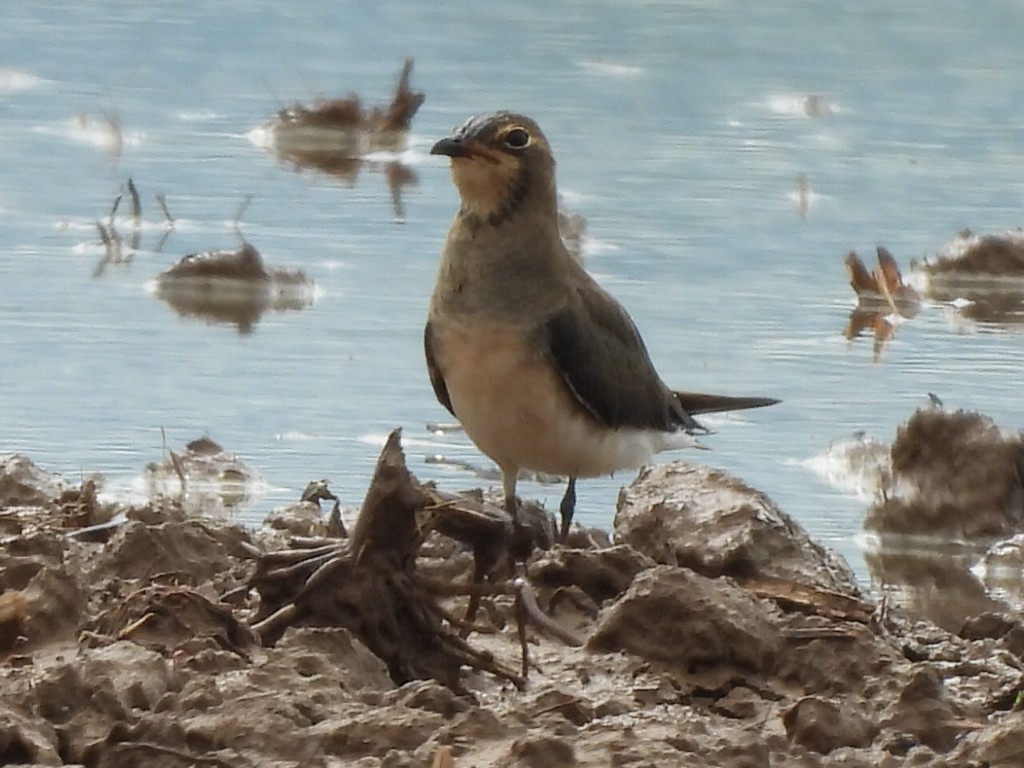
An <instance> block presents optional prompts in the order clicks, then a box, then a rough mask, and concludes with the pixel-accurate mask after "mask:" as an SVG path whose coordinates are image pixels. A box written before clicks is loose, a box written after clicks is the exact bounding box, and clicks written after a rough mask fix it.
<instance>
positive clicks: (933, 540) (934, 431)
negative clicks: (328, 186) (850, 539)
mask: <svg viewBox="0 0 1024 768" xmlns="http://www.w3.org/2000/svg"><path fill="white" fill-rule="evenodd" d="M929 399H930V401H931V404H930V405H929V406H927V407H924V408H920V409H918V410H917V411H915V412H914V413H913V414H912V415H911V417H910V418H909V419H908V420H907V422H906V423H904V424H902V425H900V427H899V428H898V429H897V432H896V437H895V439H894V440H893V442H892V446H891V447H889V446H887V445H885V444H884V443H882V442H879V441H877V440H874V439H872V438H869V437H867V436H866V435H864V434H863V433H860V434H857V435H855V436H854V438H853V439H847V440H841V441H837V442H835V443H833V444H832V445H830V446H829V447H828V449H827V450H826V451H825V452H824V453H823V454H822V455H821V456H819V457H816V458H815V459H814V460H813V461H812V462H809V463H810V465H811V466H812V467H813V468H814V469H815V470H817V471H818V472H819V473H820V474H822V475H823V476H824V477H825V478H826V479H828V480H829V482H830V483H831V484H832V485H834V486H836V487H839V488H842V489H843V490H848V491H853V492H856V493H857V494H858V495H860V496H868V497H871V498H872V504H871V507H870V508H869V509H868V512H867V514H866V516H865V519H864V523H863V527H864V530H865V531H867V532H868V538H869V547H868V548H867V551H866V552H865V561H866V564H867V566H868V570H869V572H870V574H871V576H872V580H873V581H874V582H875V584H876V586H878V587H879V589H880V590H881V591H882V592H883V593H885V594H887V595H889V596H891V597H894V598H895V599H896V600H897V602H898V603H899V604H901V605H903V606H904V607H905V608H907V609H908V610H909V611H910V612H911V613H913V614H914V615H915V616H918V617H922V616H923V617H926V618H928V619H930V620H931V621H933V622H935V623H936V624H939V625H940V626H943V627H945V628H946V629H949V630H951V631H954V632H955V631H957V630H959V628H960V626H961V625H962V624H963V621H964V620H965V619H966V618H969V617H971V616H975V615H977V614H978V613H981V612H983V611H998V610H1006V609H1007V608H1008V607H1014V606H1018V605H1020V604H1021V602H1022V595H1024V581H1022V575H1024V534H1021V533H1019V532H1020V531H1022V530H1024V509H1022V500H1024V481H1022V478H1024V439H1022V437H1021V435H1020V434H1019V433H1017V432H1015V431H1011V430H1004V429H1000V428H999V427H998V425H996V424H995V423H994V422H993V421H992V419H990V418H988V417H987V416H984V415H982V414H980V413H977V412H974V411H962V410H957V411H953V410H946V409H944V408H943V407H942V404H941V401H940V400H939V399H938V397H936V396H935V395H933V394H929ZM1007 536H1010V537H1012V538H1009V539H1005V540H1004V541H1001V542H999V544H996V545H993V546H992V547H991V548H990V549H989V550H988V553H987V554H985V555H984V558H983V559H982V555H983V553H985V548H986V547H987V546H988V545H989V544H990V543H991V542H992V541H994V540H996V539H998V538H1000V537H1007Z"/></svg>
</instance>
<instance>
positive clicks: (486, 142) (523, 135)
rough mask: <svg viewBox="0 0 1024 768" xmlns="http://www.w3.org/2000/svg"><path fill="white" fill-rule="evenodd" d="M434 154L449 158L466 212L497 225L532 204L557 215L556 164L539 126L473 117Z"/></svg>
mask: <svg viewBox="0 0 1024 768" xmlns="http://www.w3.org/2000/svg"><path fill="white" fill-rule="evenodd" d="M430 154H432V155H446V156H448V157H449V158H451V163H452V178H453V179H454V181H455V186H456V187H457V188H458V190H459V195H460V196H461V197H462V207H463V210H464V211H466V212H467V213H469V214H471V215H473V216H475V217H477V218H479V219H481V220H487V221H491V222H498V221H500V220H502V219H504V218H506V217H508V216H509V215H511V214H512V213H513V212H515V210H516V209H518V208H519V207H520V206H522V205H523V204H524V202H527V201H531V202H533V203H535V204H537V205H539V206H541V207H543V208H550V209H551V213H552V214H553V213H554V212H555V210H556V197H555V159H554V157H553V155H552V153H551V146H550V145H549V144H548V140H547V139H546V138H544V134H543V133H542V132H541V130H540V127H539V126H538V125H537V123H535V122H534V121H533V120H531V119H530V118H528V117H526V116H524V115H517V114H514V113H512V112H488V113H485V114H481V115H476V116H474V117H471V118H470V119H469V120H467V121H466V122H465V123H463V124H462V125H461V126H459V127H458V128H456V129H455V131H454V132H453V133H452V134H451V135H450V136H448V137H447V138H444V139H441V140H440V141H439V142H437V143H436V144H435V145H434V147H433V149H431V150H430Z"/></svg>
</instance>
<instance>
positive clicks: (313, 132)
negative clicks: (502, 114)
mask: <svg viewBox="0 0 1024 768" xmlns="http://www.w3.org/2000/svg"><path fill="white" fill-rule="evenodd" d="M412 63H413V62H412V59H406V60H405V64H404V66H403V67H402V72H401V74H400V75H399V78H398V85H397V86H396V88H395V93H394V96H393V97H392V99H391V103H390V104H389V105H388V106H387V107H379V106H378V107H373V108H372V109H370V110H365V109H364V108H363V106H362V103H361V101H360V99H359V96H357V95H355V94H353V95H352V96H349V97H348V98H344V99H318V100H316V101H314V102H313V103H312V104H309V105H305V104H299V103H296V104H293V105H292V106H290V107H287V108H283V109H281V110H279V111H278V113H277V115H276V116H275V117H273V118H272V119H270V120H267V121H266V122H264V123H263V124H262V125H261V126H260V127H259V128H257V129H256V130H254V131H251V132H250V133H249V139H250V140H251V141H253V143H255V144H258V145H260V146H263V147H265V148H267V149H272V150H273V151H274V153H275V154H276V155H277V157H278V159H280V160H281V161H282V162H284V163H287V164H288V165H290V166H292V167H293V168H294V169H295V170H302V169H313V170H316V171H319V172H321V173H326V174H328V175H330V176H335V177H338V178H341V179H344V180H345V181H347V182H348V183H349V184H355V182H356V180H357V178H358V176H359V172H360V170H362V169H363V168H368V169H370V170H377V171H383V173H384V174H385V176H386V178H387V181H388V187H389V188H390V190H391V201H392V207H393V208H394V211H395V215H396V216H398V217H399V218H402V217H404V215H405V210H404V208H403V206H402V188H403V187H404V186H406V185H408V184H413V183H415V182H416V175H415V174H414V173H413V171H412V169H410V168H408V167H407V166H405V165H403V164H402V163H401V162H400V161H399V160H398V159H394V160H388V161H386V162H376V161H371V160H370V159H368V158H367V155H370V154H372V153H391V154H395V153H399V152H401V151H402V150H404V149H405V146H406V139H407V136H408V132H409V127H410V126H411V124H412V118H413V116H414V115H415V114H416V112H417V111H418V110H419V108H420V105H421V104H423V100H424V99H425V98H426V97H425V96H424V94H422V93H419V92H417V91H413V90H412V89H411V88H410V87H409V76H410V75H411V74H412Z"/></svg>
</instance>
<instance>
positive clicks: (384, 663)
mask: <svg viewBox="0 0 1024 768" xmlns="http://www.w3.org/2000/svg"><path fill="white" fill-rule="evenodd" d="M204 447H205V446H203V445H200V446H198V448H199V450H198V451H194V452H195V453H198V454H199V455H201V456H206V457H210V456H215V455H218V453H216V452H212V450H211V451H208V452H206V453H204V452H203V448H204ZM174 455H175V456H178V454H174ZM226 455H227V456H230V454H226ZM171 471H172V472H173V467H172V468H171ZM89 482H95V481H92V480H87V481H84V482H83V483H81V484H80V485H79V486H78V487H75V486H74V485H73V484H71V483H69V482H67V481H66V480H64V479H62V478H60V477H58V476H56V475H53V474H52V473H49V472H46V471H45V470H44V469H41V468H39V467H36V466H35V465H34V464H33V463H32V462H31V461H30V460H29V459H27V458H25V457H22V456H7V457H4V458H3V462H2V465H0V531H2V535H3V538H4V546H3V549H2V551H0V587H2V594H0V649H2V651H0V653H2V657H0V676H2V680H3V682H2V685H0V761H2V762H4V763H5V764H10V763H19V762H20V763H34V764H40V765H66V764H81V765H87V766H129V765H131V766H137V765H148V766H186V765H214V766H249V765H261V766H299V765H302V766H342V765H360V766H392V767H393V766H431V765H447V766H451V765H454V766H509V767H511V766H560V765H565V766H571V765H604V766H623V765H688V766H730V767H732V768H739V767H740V766H743V767H744V768H746V767H748V766H765V767H766V768H767V767H769V766H791V765H801V766H819V765H820V766H865V767H866V766H872V767H873V768H877V766H893V767H895V766H902V765H918V766H954V765H955V766H979V767H980V766H1005V767H1006V768H1009V766H1017V765H1020V764H1021V760H1022V758H1024V712H1022V711H1021V710H1022V709H1024V706H1022V701H1024V694H1022V690H1024V622H1022V621H1021V619H1020V617H1019V615H1018V614H1015V613H1013V612H1011V611H1006V610H1001V609H1000V608H999V605H998V603H993V604H990V605H989V606H988V607H987V608H986V609H985V610H982V611H980V612H979V613H977V614H975V615H973V616H971V617H970V618H969V619H968V620H966V621H963V622H961V623H960V624H959V626H955V627H946V628H943V627H940V626H938V625H936V624H935V623H933V622H931V621H928V620H926V619H923V618H921V617H918V616H914V615H912V614H910V613H908V612H906V611H904V610H903V609H901V608H898V607H894V606H892V605H890V604H888V603H887V602H885V601H877V600H876V599H875V598H874V596H873V595H871V594H868V593H866V592H865V591H864V590H863V589H861V588H860V587H859V586H858V585H857V583H856V582H855V581H854V579H853V577H852V574H851V573H850V570H849V568H848V566H846V564H845V563H844V562H843V561H842V559H841V558H840V557H839V556H838V555H836V554H835V553H833V552H831V551H830V550H828V549H827V548H825V547H823V546H821V545H820V544H818V543H817V542H814V541H813V540H812V539H811V538H810V537H809V536H808V535H807V533H806V532H805V531H804V530H803V529H802V528H801V527H800V525H799V524H798V523H796V522H795V521H794V520H793V519H792V518H790V517H789V516H788V515H786V513H785V512H784V511H782V510H780V509H779V508H778V507H777V506H776V505H775V504H774V503H773V502H772V501H771V499H769V498H767V497H766V496H764V495H763V494H761V493H759V492H758V491H757V490H756V489H752V488H749V487H748V486H747V485H746V484H744V483H743V482H742V481H741V480H740V479H739V478H735V477H732V476H730V475H728V474H726V473H724V472H721V471H718V470H714V469H710V468H708V467H704V466H701V465H697V464H692V463H688V462H672V463H669V464H664V465H660V466H657V467H654V468H650V469H647V470H644V471H643V472H641V473H640V475H639V476H638V477H637V479H636V480H635V481H634V482H633V483H631V484H630V485H629V486H628V487H627V488H625V489H624V490H623V493H622V495H621V498H620V500H619V509H618V513H617V515H616V520H615V530H614V532H613V533H612V535H611V536H609V534H607V533H605V532H602V531H587V530H584V529H581V528H578V527H577V528H574V530H573V531H572V533H571V535H570V539H569V541H568V542H567V543H566V544H564V545H558V546H553V545H550V543H549V541H548V539H547V538H545V537H544V535H543V533H544V531H545V530H547V531H548V532H549V533H550V532H551V531H553V520H552V519H551V516H550V514H549V513H547V512H546V511H545V510H543V509H542V508H540V507H536V505H533V507H532V508H533V510H534V511H533V513H532V514H533V516H534V519H535V520H536V536H535V537H534V546H532V547H529V548H527V550H526V552H525V553H524V552H523V551H522V550H516V549H515V548H514V547H512V546H511V542H512V541H514V539H515V537H514V536H510V535H509V533H510V523H509V521H508V520H507V519H503V518H502V517H501V516H500V511H498V512H497V513H495V510H493V509H491V508H490V506H489V505H488V502H487V497H486V495H484V496H476V497H468V498H467V497H462V496H453V495H450V494H444V493H443V492H441V491H439V490H438V489H436V488H433V487H432V486H430V485H423V484H420V483H419V482H418V481H417V480H416V479H415V477H413V476H412V475H411V474H410V473H409V472H408V470H407V469H406V468H405V465H404V458H403V457H402V454H401V448H400V444H399V443H398V437H397V434H396V435H393V436H392V440H391V442H389V447H386V448H385V451H384V452H383V453H382V455H381V459H380V462H379V463H378V470H377V473H376V475H375V477H374V478H368V481H367V482H368V492H367V497H366V499H365V501H364V503H363V505H362V508H361V510H359V511H358V512H353V511H349V512H345V513H343V515H342V516H344V517H346V518H347V520H346V522H347V523H348V524H349V525H348V530H349V531H350V535H349V536H348V537H344V536H343V535H342V531H341V529H339V528H337V527H334V528H332V527H331V526H330V522H331V513H330V512H329V511H328V507H329V502H330V501H331V500H332V498H333V495H332V494H329V491H328V490H327V489H326V487H325V486H324V487H322V488H321V486H320V485H319V484H318V483H315V482H314V483H312V484H311V489H308V490H309V493H308V494H307V498H306V500H304V501H299V502H297V503H296V505H295V506H294V507H293V508H285V509H282V510H278V511H276V512H275V513H274V514H272V515H271V517H270V518H269V519H268V521H267V523H265V524H264V525H263V526H262V527H260V528H258V529H255V530H251V529H246V528H244V527H241V526H239V525H236V524H233V523H230V522H227V521H225V520H223V519H218V518H216V517H212V516H196V515H194V514H187V513H186V512H185V510H184V509H182V507H181V504H180V503H179V502H178V501H177V500H176V498H175V497H173V495H168V496H163V497H154V498H152V499H151V500H150V501H149V502H148V503H146V504H145V505H141V506H136V507H124V506H120V507H119V506H117V505H115V506H114V507H113V508H106V507H105V505H104V504H103V503H102V501H98V500H97V499H96V494H95V493H93V492H91V491H90V490H89V489H88V487H87V483H89ZM318 489H319V490H318ZM321 502H328V504H324V507H325V508H324V509H323V510H321V509H320V508H319V504H320V503H321ZM90 510H91V511H90ZM453 510H454V511H453ZM104 519H106V520H111V519H118V520H121V521H122V522H121V523H120V524H118V525H113V526H106V527H104V526H103V525H102V521H103V520H104ZM81 531H90V534H91V535H79V532H81ZM612 538H614V542H613V541H612V540H611V539H612ZM524 588H527V589H525V591H524ZM474 595H475V596H476V602H477V605H478V608H477V609H476V610H475V611H473V612H469V611H467V608H468V607H469V604H470V602H471V601H472V600H473V596H474ZM524 596H525V597H524ZM527 598H528V599H527ZM531 601H532V603H533V605H532V606H527V605H525V603H527V602H531ZM531 611H539V612H541V613H542V614H543V618H541V619H538V618H537V617H536V616H531V615H530V612H531Z"/></svg>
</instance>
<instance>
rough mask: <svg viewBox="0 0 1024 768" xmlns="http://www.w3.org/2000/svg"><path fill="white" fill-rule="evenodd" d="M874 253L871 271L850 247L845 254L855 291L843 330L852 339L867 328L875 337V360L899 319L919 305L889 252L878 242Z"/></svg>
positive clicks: (911, 287)
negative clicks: (854, 302)
mask: <svg viewBox="0 0 1024 768" xmlns="http://www.w3.org/2000/svg"><path fill="white" fill-rule="evenodd" d="M877 253H878V268H877V269H875V270H874V271H872V272H868V269H867V267H865V266H864V262H862V261H861V260H860V257H859V256H858V255H857V254H856V253H854V252H853V251H850V253H849V254H848V255H847V257H846V271H847V274H848V275H849V277H850V287H852V288H853V290H854V292H855V293H856V294H857V306H856V307H855V308H854V310H853V311H852V312H851V313H850V319H849V321H848V322H847V325H846V330H845V331H844V333H843V335H844V336H845V337H846V338H847V339H849V340H852V339H855V338H856V337H857V336H860V335H861V334H862V333H863V332H864V331H866V330H870V331H871V332H872V335H873V336H874V339H875V348H874V351H875V359H876V360H877V359H878V358H879V356H880V355H881V352H882V348H883V346H884V345H885V343H886V342H887V341H889V340H890V339H892V337H893V336H894V335H895V333H896V328H898V327H899V325H900V323H902V322H903V321H904V320H909V319H911V318H913V317H914V316H915V315H917V313H918V311H920V308H921V297H920V295H918V293H917V291H916V290H915V289H914V288H913V286H910V285H908V284H907V283H905V282H904V280H903V275H902V274H901V273H900V268H899V266H898V265H897V264H896V260H895V259H894V258H893V257H892V254H891V253H889V251H888V250H886V249H885V248H883V247H882V246H878V249H877Z"/></svg>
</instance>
